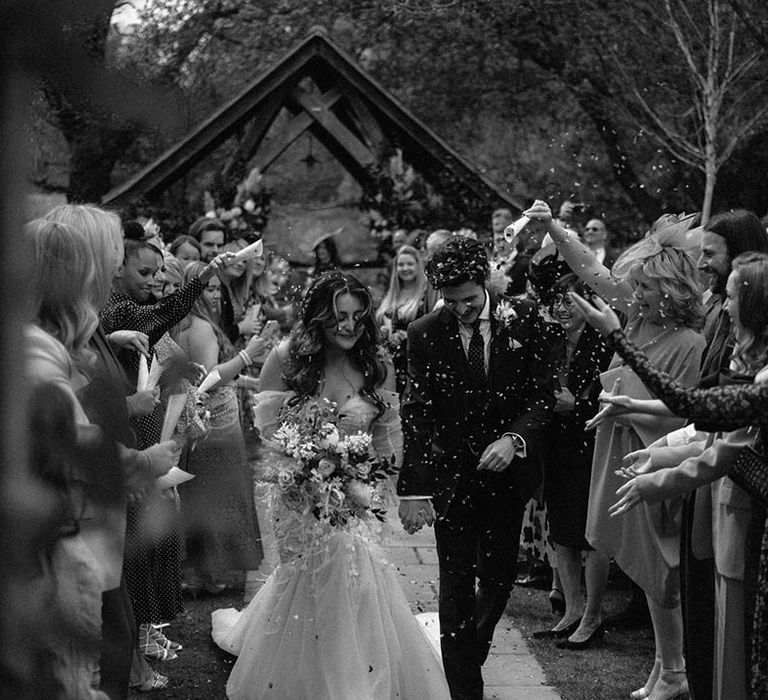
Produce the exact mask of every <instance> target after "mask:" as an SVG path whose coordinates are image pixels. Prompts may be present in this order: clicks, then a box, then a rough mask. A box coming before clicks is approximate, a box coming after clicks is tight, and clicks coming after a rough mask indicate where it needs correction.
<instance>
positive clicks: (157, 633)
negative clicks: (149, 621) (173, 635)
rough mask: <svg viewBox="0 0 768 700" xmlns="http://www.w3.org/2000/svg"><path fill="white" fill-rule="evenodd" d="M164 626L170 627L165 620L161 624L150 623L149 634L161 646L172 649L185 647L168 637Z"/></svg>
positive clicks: (179, 649) (178, 649) (177, 649)
mask: <svg viewBox="0 0 768 700" xmlns="http://www.w3.org/2000/svg"><path fill="white" fill-rule="evenodd" d="M164 627H168V623H167V622H163V623H162V624H160V625H154V624H153V625H150V629H149V636H150V637H152V639H154V640H155V641H156V642H157V643H158V644H159V645H160V646H161V647H165V648H166V649H170V650H171V651H181V650H182V649H183V648H184V647H183V646H181V644H179V643H178V642H174V641H173V640H171V639H168V637H166V636H165V635H164V634H163V632H162V630H163V628H164Z"/></svg>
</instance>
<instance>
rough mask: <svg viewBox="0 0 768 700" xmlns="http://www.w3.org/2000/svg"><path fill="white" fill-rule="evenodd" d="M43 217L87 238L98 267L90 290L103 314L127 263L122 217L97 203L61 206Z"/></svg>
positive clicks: (94, 302) (95, 264) (97, 307)
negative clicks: (125, 261)
mask: <svg viewBox="0 0 768 700" xmlns="http://www.w3.org/2000/svg"><path fill="white" fill-rule="evenodd" d="M43 218H44V219H45V220H46V221H55V222H57V223H60V224H67V225H68V226H71V227H72V228H74V229H76V230H77V231H79V232H80V233H82V234H83V235H84V236H85V238H86V240H87V241H88V244H89V245H90V248H91V256H92V257H93V261H94V268H95V269H94V276H93V280H92V282H91V285H90V288H89V289H90V292H91V301H92V302H93V305H94V306H95V307H96V309H97V310H99V311H100V310H101V309H102V308H104V305H105V304H106V303H107V300H108V299H109V295H110V293H111V291H112V280H113V279H114V277H115V275H116V274H117V271H118V269H119V267H120V265H122V263H123V254H124V250H123V226H122V224H121V223H120V217H118V215H117V214H115V213H114V212H112V211H107V210H106V209H101V208H100V207H97V206H95V205H93V204H60V205H59V206H57V207H54V208H53V209H51V211H49V212H48V213H47V214H46V215H45V217H43Z"/></svg>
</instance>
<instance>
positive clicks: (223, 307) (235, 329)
mask: <svg viewBox="0 0 768 700" xmlns="http://www.w3.org/2000/svg"><path fill="white" fill-rule="evenodd" d="M246 245H247V243H246V242H245V241H244V240H242V239H236V240H234V241H230V242H229V243H226V244H225V245H224V246H223V247H222V250H223V251H225V252H229V253H232V255H235V254H236V253H237V252H239V251H240V250H242V249H243V248H245V247H246ZM219 279H220V281H221V290H220V298H219V301H218V305H217V308H215V309H214V310H213V312H214V318H217V319H218V323H219V326H220V327H221V329H222V330H223V331H224V333H225V335H226V336H227V338H228V339H229V342H230V343H236V342H237V340H238V338H239V337H240V336H241V335H242V336H246V337H250V335H251V334H253V333H254V332H258V330H259V329H258V328H254V327H253V321H252V320H251V319H250V318H247V316H248V312H249V311H250V309H251V307H252V306H253V304H254V294H253V281H254V262H253V261H252V260H240V261H238V262H236V263H234V264H233V265H229V266H227V267H226V268H225V269H223V270H221V273H220V274H219Z"/></svg>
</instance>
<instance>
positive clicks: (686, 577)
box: [680, 491, 715, 700]
mask: <svg viewBox="0 0 768 700" xmlns="http://www.w3.org/2000/svg"><path fill="white" fill-rule="evenodd" d="M695 497H696V492H695V491H693V492H692V493H690V494H689V495H688V497H687V498H686V499H685V501H684V504H683V527H682V528H681V533H680V534H681V538H680V596H681V603H682V610H683V646H684V654H685V666H686V669H687V671H688V685H689V687H690V690H691V696H692V698H693V699H694V700H710V698H712V668H713V663H714V661H713V660H714V646H715V640H714V633H713V626H712V620H713V619H714V618H715V590H714V586H715V560H714V559H713V558H709V559H697V558H696V557H695V556H694V554H693V552H692V551H691V533H692V528H693V512H694V502H695Z"/></svg>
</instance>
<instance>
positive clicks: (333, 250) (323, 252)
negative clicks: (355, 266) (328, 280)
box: [312, 234, 341, 277]
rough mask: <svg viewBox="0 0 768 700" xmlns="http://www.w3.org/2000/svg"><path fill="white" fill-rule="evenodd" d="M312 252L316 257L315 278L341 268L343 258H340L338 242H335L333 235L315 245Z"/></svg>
mask: <svg viewBox="0 0 768 700" xmlns="http://www.w3.org/2000/svg"><path fill="white" fill-rule="evenodd" d="M312 252H313V253H314V256H315V265H314V268H313V273H314V274H313V276H314V277H318V276H320V275H322V274H323V273H324V272H329V271H331V270H337V269H339V267H341V258H340V257H339V251H338V248H337V247H336V241H335V240H333V235H330V234H329V235H328V236H326V237H325V238H323V239H322V240H321V241H320V242H319V243H317V245H315V247H314V250H313V251H312Z"/></svg>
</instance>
